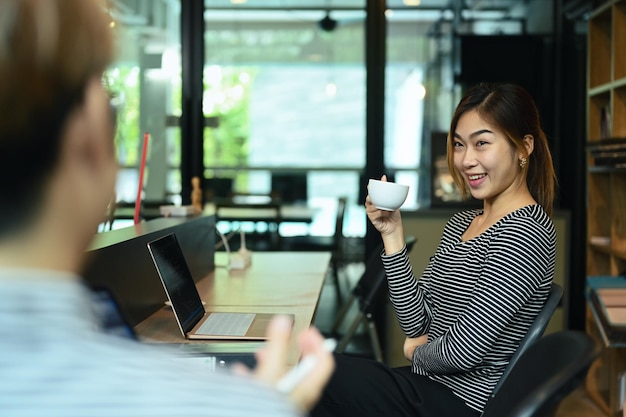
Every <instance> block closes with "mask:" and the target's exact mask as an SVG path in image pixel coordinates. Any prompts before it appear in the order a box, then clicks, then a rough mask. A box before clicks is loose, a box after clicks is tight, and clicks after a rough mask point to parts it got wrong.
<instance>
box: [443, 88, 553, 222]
mask: <svg viewBox="0 0 626 417" xmlns="http://www.w3.org/2000/svg"><path fill="white" fill-rule="evenodd" d="M473 110H475V111H477V112H478V114H479V115H480V117H481V118H482V119H483V120H485V121H486V122H488V123H489V124H491V125H493V126H494V127H497V128H498V129H500V131H502V133H503V134H504V135H505V136H506V139H507V140H508V141H509V143H510V144H511V146H513V148H515V149H517V150H518V151H519V152H520V153H522V154H523V155H526V159H527V161H528V162H527V168H526V169H521V170H520V172H521V175H525V177H526V178H525V180H526V183H527V185H528V189H529V191H530V193H531V195H532V196H533V198H534V199H535V200H536V201H537V203H539V204H540V205H541V206H542V207H543V208H544V210H545V211H546V212H547V213H548V214H549V215H551V214H552V208H553V204H554V194H555V185H556V174H555V172H554V166H553V164H552V156H551V154H550V148H549V145H548V139H547V137H546V134H545V132H544V131H543V129H542V128H541V120H540V117H539V111H538V109H537V106H536V104H535V101H534V100H533V98H532V96H531V95H530V94H529V93H528V91H526V90H525V89H524V88H523V87H521V86H519V85H516V84H510V83H481V84H478V85H476V86H474V87H472V88H470V89H469V90H468V91H467V93H466V94H465V95H464V97H463V98H462V99H461V101H460V102H459V104H458V106H457V108H456V111H455V112H454V116H453V117H452V122H451V124H450V132H449V134H448V167H449V169H450V172H451V174H452V177H453V178H454V181H455V183H456V184H457V186H458V187H459V189H460V191H461V193H462V194H463V196H465V197H467V195H468V190H467V188H466V186H465V182H464V181H463V178H462V176H461V174H460V173H459V172H458V170H457V169H456V168H455V167H454V159H453V149H452V147H453V146H454V145H453V141H452V140H451V136H450V135H453V134H454V132H455V131H456V127H457V124H458V122H459V119H460V118H461V116H463V115H464V114H465V113H467V112H469V111H473ZM526 135H531V136H532V137H533V138H534V149H533V151H532V153H531V154H530V155H527V151H526V148H525V146H524V137H525V136H526Z"/></svg>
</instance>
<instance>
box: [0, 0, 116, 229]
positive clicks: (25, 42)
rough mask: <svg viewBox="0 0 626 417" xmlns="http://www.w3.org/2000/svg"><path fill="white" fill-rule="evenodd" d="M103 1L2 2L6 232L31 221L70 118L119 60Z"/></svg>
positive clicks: (0, 144) (0, 178)
mask: <svg viewBox="0 0 626 417" xmlns="http://www.w3.org/2000/svg"><path fill="white" fill-rule="evenodd" d="M106 10H107V9H106V7H105V4H104V2H102V1H99V0H2V1H0V80H1V81H0V193H2V198H1V199H0V236H2V235H5V234H7V233H10V232H12V231H13V230H16V229H18V228H19V227H20V225H22V224H24V223H25V222H28V221H29V220H30V219H31V218H32V216H33V215H35V214H36V212H37V209H38V207H39V205H40V203H41V201H42V199H43V198H44V195H43V193H44V190H45V185H46V180H47V178H48V177H49V175H50V173H51V172H52V171H53V170H54V168H55V166H56V164H57V163H58V156H59V149H60V142H61V137H62V134H63V129H64V126H65V124H66V122H67V118H68V116H69V115H70V113H71V112H72V110H73V109H75V108H76V107H77V106H79V105H80V104H81V103H82V100H83V96H84V90H85V87H86V85H87V83H88V82H89V81H90V80H92V79H93V78H94V77H95V76H98V75H101V74H102V72H103V71H104V69H105V68H106V66H107V65H109V63H110V62H111V60H112V56H113V41H112V34H111V28H110V18H109V16H108V14H107V12H106Z"/></svg>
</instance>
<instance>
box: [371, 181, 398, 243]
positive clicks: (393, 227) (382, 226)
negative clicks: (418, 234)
mask: <svg viewBox="0 0 626 417" xmlns="http://www.w3.org/2000/svg"><path fill="white" fill-rule="evenodd" d="M380 180H381V181H387V176H386V175H383V176H382V177H381V178H380ZM365 214H367V218H368V219H369V220H370V222H371V223H372V225H373V226H374V227H375V228H376V230H378V232H379V233H380V235H381V236H382V238H383V242H384V244H385V252H386V253H387V254H392V253H395V252H398V251H399V250H401V249H402V248H403V247H404V232H403V229H402V218H401V216H400V210H399V209H398V210H395V211H387V210H380V209H377V208H376V207H375V206H374V204H373V203H372V199H371V198H370V196H369V195H368V196H367V197H365Z"/></svg>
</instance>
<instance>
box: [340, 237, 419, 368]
mask: <svg viewBox="0 0 626 417" xmlns="http://www.w3.org/2000/svg"><path fill="white" fill-rule="evenodd" d="M416 241H417V239H416V238H415V236H407V237H406V238H405V244H406V247H407V251H409V252H410V251H411V250H412V249H413V246H414V245H415V242H416ZM382 247H383V246H382V244H381V245H379V246H378V247H377V248H376V249H374V251H373V252H372V254H371V255H370V257H369V258H368V260H367V262H366V263H365V270H364V271H363V275H361V277H360V278H359V281H358V282H357V284H356V285H355V286H354V288H353V289H352V291H351V292H350V295H349V297H348V299H347V300H346V302H345V303H344V304H343V305H342V307H341V309H340V310H339V313H338V314H337V318H336V319H335V322H334V324H333V326H332V328H331V330H330V335H331V336H332V337H335V338H337V339H338V340H339V342H338V343H337V347H336V349H335V352H336V353H345V352H346V349H347V347H348V345H349V344H350V342H351V341H353V338H354V336H355V334H356V332H357V330H358V329H359V326H361V324H363V323H365V325H366V330H367V333H368V335H369V340H370V345H371V354H372V356H373V357H374V359H376V360H377V361H379V362H382V361H383V353H382V348H381V346H380V339H379V336H378V330H377V328H376V321H375V310H376V308H377V307H378V306H379V305H380V303H381V301H384V299H385V298H384V295H385V294H386V291H385V290H386V289H387V276H386V274H385V269H384V267H383V262H382V259H381V258H380V253H381V251H382ZM355 302H356V303H357V304H358V310H357V311H356V312H352V311H351V310H352V307H353V305H354V303H355ZM348 313H350V314H348ZM349 317H351V319H350V321H347V319H348V318H349ZM345 325H348V329H347V331H346V332H345V333H343V334H341V333H340V328H341V327H344V326H345ZM368 356H369V355H368Z"/></svg>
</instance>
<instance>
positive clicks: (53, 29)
mask: <svg viewBox="0 0 626 417" xmlns="http://www.w3.org/2000/svg"><path fill="white" fill-rule="evenodd" d="M109 23H110V19H109V17H108V15H107V13H106V5H105V4H104V3H102V2H100V1H97V0H1V1H0V190H1V192H2V197H1V198H0V294H2V297H3V302H2V303H1V304H0V351H1V352H2V355H1V356H0V375H2V380H1V382H0V415H2V416H7V417H10V416H26V415H28V416H35V415H36V416H64V417H68V416H80V417H88V416H100V415H101V416H114V415H120V416H139V415H141V416H145V415H150V416H175V415H179V416H186V417H189V416H208V415H212V416H223V415H230V416H249V415H267V416H295V415H303V414H305V413H306V412H307V410H308V409H310V408H311V407H312V406H313V404H314V403H315V401H316V400H317V399H318V397H319V395H320V393H321V390H322V389H323V386H324V384H325V383H326V382H327V380H328V378H329V376H330V374H331V372H332V369H333V366H334V364H333V359H332V355H330V354H329V353H326V352H325V351H324V350H323V348H322V342H323V338H322V337H321V335H320V334H319V333H318V332H317V331H316V330H315V329H309V330H308V331H305V332H303V333H302V334H300V335H299V336H298V343H299V346H300V348H301V349H302V352H303V354H310V355H315V356H317V357H318V360H319V362H318V366H317V367H316V368H315V370H314V371H313V372H312V373H310V374H309V375H308V377H307V378H305V379H304V380H303V381H302V382H301V383H300V384H299V385H298V386H297V387H296V388H295V390H294V391H292V392H291V393H290V394H289V395H284V394H281V393H279V392H278V391H276V390H275V389H274V388H273V386H274V384H275V383H276V381H277V380H278V379H279V378H280V376H282V375H283V374H284V373H285V371H286V366H285V364H284V358H285V357H286V356H287V355H286V350H287V347H288V344H289V341H290V338H291V337H292V336H291V323H290V322H289V321H288V320H287V319H285V318H278V319H276V320H275V321H274V322H273V325H272V326H271V329H270V331H269V336H270V339H269V342H268V344H267V345H266V347H265V348H264V349H263V351H261V352H259V354H258V356H257V363H258V366H257V368H256V369H255V370H253V371H249V372H247V373H246V375H241V374H239V373H238V374H231V373H228V372H215V373H211V372H209V371H208V369H207V368H205V367H203V366H201V367H200V368H198V366H197V365H196V366H193V364H192V362H185V361H183V360H181V359H180V358H176V357H174V356H173V355H171V354H167V353H165V352H163V351H161V350H157V349H156V348H154V347H149V346H147V345H144V344H141V343H139V342H136V341H134V340H130V339H124V338H121V337H118V336H112V335H109V334H106V333H105V332H103V331H102V329H101V328H99V325H98V323H99V320H98V317H97V316H96V314H95V313H94V309H93V307H92V304H91V302H90V293H89V290H88V289H87V288H86V287H84V286H83V284H82V283H81V278H80V274H81V271H82V268H83V264H84V261H85V253H86V250H87V248H88V246H89V244H90V242H91V240H92V238H93V236H94V234H95V233H96V230H97V226H98V224H99V223H100V222H101V221H102V220H103V216H104V213H105V211H106V207H107V204H108V203H109V201H110V199H111V197H112V195H113V191H114V186H115V179H116V174H117V162H116V160H115V150H114V145H113V118H112V115H111V113H110V111H111V109H110V106H109V101H108V96H107V93H106V91H105V89H104V88H103V85H102V74H103V71H104V70H105V68H106V67H107V66H108V65H109V64H110V62H111V61H112V59H113V39H112V33H111V29H110V27H109Z"/></svg>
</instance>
